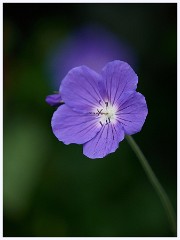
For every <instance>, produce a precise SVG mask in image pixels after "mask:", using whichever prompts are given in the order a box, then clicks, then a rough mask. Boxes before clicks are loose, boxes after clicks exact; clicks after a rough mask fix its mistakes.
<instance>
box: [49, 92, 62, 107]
mask: <svg viewBox="0 0 180 240" xmlns="http://www.w3.org/2000/svg"><path fill="white" fill-rule="evenodd" d="M45 101H46V102H47V103H48V104H49V105H50V106H56V107H57V106H59V105H60V104H62V103H63V102H62V98H61V95H60V93H56V94H52V95H48V96H47V97H46V99H45Z"/></svg>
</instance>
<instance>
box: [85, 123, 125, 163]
mask: <svg viewBox="0 0 180 240" xmlns="http://www.w3.org/2000/svg"><path fill="white" fill-rule="evenodd" d="M123 139H124V131H123V128H122V126H121V124H119V123H118V124H117V125H114V124H107V125H104V126H103V127H102V128H101V131H99V132H98V133H97V135H96V136H95V137H94V138H93V139H91V140H90V141H89V142H87V143H85V144H84V146H83V153H84V155H86V156H87V157H89V158H91V159H95V158H103V157H105V156H106V155H107V154H109V153H112V152H115V151H116V149H117V148H118V145H119V142H120V141H122V140H123Z"/></svg>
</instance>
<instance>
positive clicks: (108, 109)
mask: <svg viewBox="0 0 180 240" xmlns="http://www.w3.org/2000/svg"><path fill="white" fill-rule="evenodd" d="M137 83H138V77H137V75H136V73H135V72H134V71H133V69H132V68H131V67H130V66H129V65H128V64H127V63H125V62H122V61H119V60H115V61H113V62H110V63H108V64H107V65H106V66H105V67H104V68H103V70H102V72H101V74H97V73H96V72H94V71H93V70H91V69H90V68H88V67H86V66H80V67H76V68H73V69H72V70H71V71H69V73H68V74H67V75H66V77H65V78H64V79H63V81H62V83H61V86H60V93H61V98H62V101H63V102H64V103H65V104H63V105H62V106H60V107H58V109H57V110H56V111H55V112H54V114H53V117H52V122H51V125H52V130H53V133H54V134H55V136H56V137H57V138H58V139H59V140H60V141H63V142H64V143H65V144H70V143H76V144H83V153H84V154H85V155H86V156H87V157H89V158H92V159H95V158H103V157H104V156H106V155H107V154H109V153H112V152H114V151H115V150H116V149H117V148H118V145H119V142H121V141H122V140H123V139H124V136H125V134H127V135H131V134H134V133H137V132H139V131H140V130H141V128H142V126H143V124H144V121H145V119H146V116H147V113H148V110H147V105H146V101H145V98H144V96H143V95H142V94H140V93H138V92H136V88H137Z"/></svg>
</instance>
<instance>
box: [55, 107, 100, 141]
mask: <svg viewBox="0 0 180 240" xmlns="http://www.w3.org/2000/svg"><path fill="white" fill-rule="evenodd" d="M97 118H98V117H97V116H96V115H92V114H83V113H79V112H75V111H73V110H72V109H71V108H70V107H68V106H67V105H65V104H64V105H62V106H60V107H59V108H58V109H57V110H56V111H55V112H54V114H53V117H52V121H51V126H52V130H53V133H54V135H55V136H56V137H57V138H58V139H59V141H62V142H64V143H65V144H70V143H77V144H83V143H85V142H87V141H89V140H90V139H92V138H93V137H94V136H95V135H96V134H97V132H99V131H100V129H101V128H100V124H99V122H98V120H97Z"/></svg>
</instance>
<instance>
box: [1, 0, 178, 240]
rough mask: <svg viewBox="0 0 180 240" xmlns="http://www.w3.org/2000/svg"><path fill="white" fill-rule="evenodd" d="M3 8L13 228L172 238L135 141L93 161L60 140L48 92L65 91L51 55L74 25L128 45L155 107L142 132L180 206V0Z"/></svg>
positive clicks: (9, 223) (8, 231)
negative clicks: (179, 21)
mask: <svg viewBox="0 0 180 240" xmlns="http://www.w3.org/2000/svg"><path fill="white" fill-rule="evenodd" d="M3 15H4V16H3V18H4V21H3V31H4V34H3V36H4V42H3V47H4V52H3V54H4V64H3V65H4V72H3V76H4V96H3V98H4V174H3V175H4V184H3V191H4V194H3V197H4V224H3V227H4V231H3V235H4V236H13V237H17V236H27V237H28V236H32V237H34V236H37V237H53V236H56V237H60V236H70V237H71V236H74V237H76V236H79V237H82V236H85V237H100V236H102V237H108V236H110V237H143V236H145V237H154V236H157V237H162V236H167V237H168V236H172V232H171V229H170V227H169V223H168V221H167V217H166V214H165V211H164V209H163V207H162V204H161V202H160V200H159V198H158V196H157V194H156V193H155V191H154V189H153V188H152V186H151V184H150V183H149V181H148V179H147V177H146V175H145V173H144V171H143V169H142V167H141V165H140V163H139V161H138V159H137V158H136V156H135V155H134V153H133V152H132V150H131V148H130V146H129V145H128V143H127V142H126V140H124V141H123V142H122V143H120V146H119V149H118V150H117V151H116V152H115V153H113V154H110V155H109V156H107V157H105V158H104V159H99V160H94V161H93V160H90V159H88V158H86V157H85V156H84V155H83V154H82V146H80V145H74V144H71V145H69V146H66V145H64V144H63V143H61V142H59V141H58V140H57V139H56V138H55V136H54V135H53V133H52V131H51V126H50V121H51V117H52V114H53V112H54V110H55V108H51V107H50V106H48V105H47V104H46V103H45V100H44V99H45V97H46V95H48V94H51V93H52V91H53V90H58V89H54V88H55V87H54V86H55V84H56V86H57V82H56V83H54V82H53V81H54V80H53V79H54V76H53V74H52V71H47V70H48V68H47V65H48V58H49V56H50V55H51V54H50V53H51V52H53V51H54V49H55V47H56V46H57V45H58V44H59V45H61V43H63V44H65V43H66V41H67V39H68V36H70V38H71V36H72V35H71V34H72V33H73V32H75V31H78V29H80V28H81V27H86V25H89V24H93V26H96V25H98V26H101V27H103V28H105V29H106V30H107V31H108V32H109V33H112V34H114V36H116V39H117V42H122V41H123V42H124V43H127V45H128V46H129V47H130V48H131V52H133V54H134V55H133V54H132V55H133V56H134V57H133V58H134V59H135V60H134V61H132V66H133V68H134V69H135V71H136V72H137V74H138V76H139V84H138V91H139V92H141V93H142V94H143V95H144V96H145V97H146V100H147V104H148V109H149V114H148V117H147V120H146V122H145V125H144V127H143V129H142V131H141V132H140V133H138V134H136V135H134V139H135V140H136V141H137V143H138V144H139V146H140V147H141V149H142V151H143V152H144V154H145V155H146V157H147V159H148V161H149V163H150V165H151V167H152V168H153V170H154V172H155V173H156V175H157V177H158V178H159V180H160V182H161V183H162V185H163V187H164V188H165V190H166V192H167V194H168V195H169V197H170V200H171V201H172V204H173V207H174V209H175V211H176V204H177V199H176V197H177V135H176V132H177V111H176V110H177V103H176V100H177V55H176V52H177V4H121V3H119V4H62V3H59V4H17V3H16V4H12V3H6V4H3ZM108 47H111V46H110V45H109V46H108ZM66 50H67V51H68V50H69V47H68V48H67V49H66V48H65V56H66ZM68 54H69V53H68ZM67 57H68V56H67ZM120 58H121V55H119V59H120ZM97 59H99V58H98V56H97ZM120 60H124V59H120ZM63 61H65V60H63ZM63 61H62V62H63ZM59 69H60V70H59V71H61V70H62V69H63V66H59ZM62 71H63V70H62ZM63 74H64V73H62V75H63ZM60 80H61V79H59V83H60ZM59 83H58V85H59Z"/></svg>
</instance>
